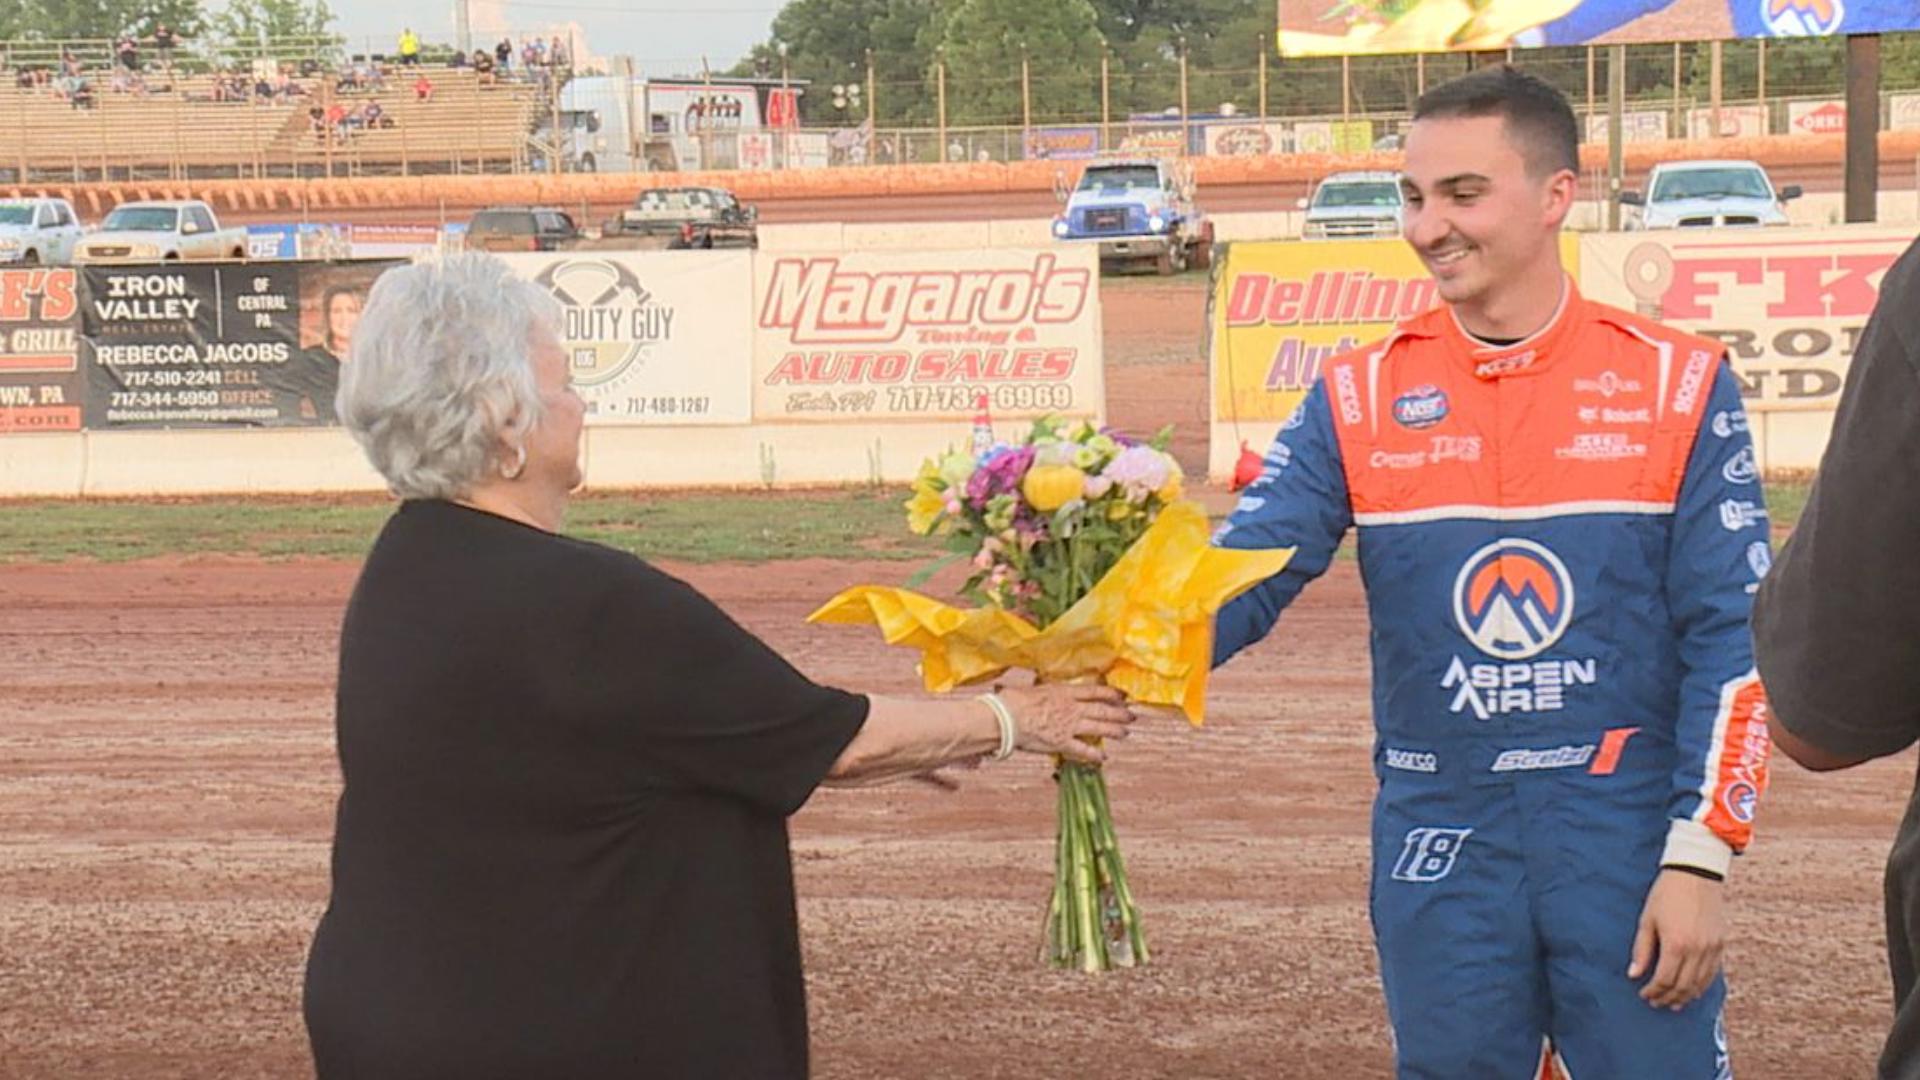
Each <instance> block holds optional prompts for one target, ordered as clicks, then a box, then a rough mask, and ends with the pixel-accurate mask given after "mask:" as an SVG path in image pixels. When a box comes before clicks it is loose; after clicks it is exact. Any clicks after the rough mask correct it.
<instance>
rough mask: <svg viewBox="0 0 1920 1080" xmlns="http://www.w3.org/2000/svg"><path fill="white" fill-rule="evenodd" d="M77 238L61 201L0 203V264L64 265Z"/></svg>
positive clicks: (76, 224)
mask: <svg viewBox="0 0 1920 1080" xmlns="http://www.w3.org/2000/svg"><path fill="white" fill-rule="evenodd" d="M80 236H81V228H80V219H79V218H77V217H75V216H74V213H73V204H72V203H69V202H68V201H67V200H65V199H0V263H18V264H20V265H22V266H34V265H37V264H39V263H66V262H70V261H71V260H72V259H73V245H74V244H75V243H77V242H78V241H79V239H80Z"/></svg>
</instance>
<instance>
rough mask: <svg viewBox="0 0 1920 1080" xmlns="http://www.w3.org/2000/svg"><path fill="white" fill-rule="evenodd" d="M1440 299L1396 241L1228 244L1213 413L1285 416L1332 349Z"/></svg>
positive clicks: (1218, 294)
mask: <svg viewBox="0 0 1920 1080" xmlns="http://www.w3.org/2000/svg"><path fill="white" fill-rule="evenodd" d="M1436 301H1437V294H1436V293H1435V291H1434V285H1433V279H1432V278H1431V277H1429V276H1428V275H1427V270H1426V267H1424V266H1422V265H1421V264H1420V260H1419V258H1417V257H1416V256H1415V255H1414V253H1413V249H1412V248H1410V247H1408V246H1407V245H1406V244H1405V243H1404V242H1403V241H1400V240H1341V241H1334V242H1318V243H1316V242H1306V243H1287V242H1272V243H1238V244H1230V245H1228V246H1227V249H1226V258H1225V259H1224V260H1222V262H1221V264H1220V267H1219V269H1218V271H1216V273H1215V274H1214V281H1213V296H1212V302H1211V304H1210V305H1209V306H1210V307H1211V308H1212V311H1211V312H1210V322H1211V326H1210V327H1209V330H1208V343H1209V352H1210V353H1211V354H1212V356H1211V357H1210V364H1209V366H1210V368H1211V369H1212V371H1213V375H1214V394H1213V402H1214V406H1213V407H1214V420H1215V421H1216V422H1219V421H1234V420H1256V421H1278V420H1285V419H1286V418H1287V417H1289V416H1291V415H1292V414H1293V410H1294V409H1295V408H1296V407H1297V406H1299V404H1300V399H1301V398H1303V397H1305V396H1306V393H1307V389H1308V388H1309V387H1311V386H1312V385H1313V380H1314V379H1315V378H1317V377H1318V376H1319V374H1320V365H1321V363H1322V362H1323V361H1325V360H1326V359H1327V358H1328V357H1331V356H1336V355H1338V354H1340V353H1342V352H1345V351H1347V350H1348V349H1352V348H1356V347H1358V346H1360V345H1361V344H1363V343H1365V342H1368V341H1372V340H1375V339H1377V338H1380V337H1383V336H1385V335H1386V332H1387V331H1388V330H1390V329H1392V328H1393V325H1394V324H1395V323H1397V322H1399V321H1400V320H1402V319H1407V318H1411V317H1413V316H1415V315H1418V314H1420V313H1421V312H1423V311H1425V310H1427V309H1428V308H1430V307H1432V306H1433V305H1434V303H1435V302H1436Z"/></svg>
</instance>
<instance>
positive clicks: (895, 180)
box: [0, 131, 1920, 220]
mask: <svg viewBox="0 0 1920 1080" xmlns="http://www.w3.org/2000/svg"><path fill="white" fill-rule="evenodd" d="M1624 149H1625V164H1626V168H1627V170H1628V171H1629V173H1632V174H1635V175H1637V174H1639V173H1641V172H1644V171H1645V170H1646V169H1648V168H1649V167H1651V166H1652V165H1653V164H1655V163H1656V162H1660V161H1673V160H1678V159H1682V158H1752V159H1754V160H1756V161H1759V162H1760V163H1761V164H1763V165H1767V166H1769V167H1774V166H1786V165H1793V166H1801V165H1816V166H1832V167H1833V168H1835V169H1837V168H1839V166H1840V165H1841V163H1843V162H1844V161H1845V160H1846V140H1845V139H1844V138H1843V137H1841V136H1837V135H1833V136H1824V135H1823V136H1814V135H1769V136H1761V137H1752V138H1737V139H1696V140H1675V141H1670V142H1650V143H1632V144H1629V145H1628V146H1626V147H1625V148H1624ZM1606 156H1607V148H1606V146H1605V145H1602V144H1589V145H1586V146H1582V147H1581V152H1580V157H1581V166H1582V168H1583V169H1585V170H1596V169H1604V168H1605V166H1606ZM1880 157H1881V159H1882V160H1883V161H1913V160H1914V159H1915V158H1916V157H1920V131H1886V132H1881V134H1880ZM1188 160H1190V161H1191V162H1192V163H1193V169H1194V178H1195V179H1196V180H1197V181H1198V182H1199V184H1200V185H1201V187H1202V188H1203V189H1204V188H1205V187H1206V186H1207V185H1209V184H1221V185H1238V184H1279V183H1288V184H1293V185H1298V184H1300V183H1304V182H1309V181H1312V180H1317V179H1319V178H1321V177H1323V176H1326V175H1327V174H1329V173H1333V172H1339V171H1342V170H1347V169H1391V168H1396V167H1398V165H1399V161H1400V156H1399V154H1398V153H1396V152H1376V153H1366V154H1348V155H1337V154H1289V155H1284V156H1266V157H1197V158H1191V159H1188ZM1062 164H1063V163H1061V162H1057V161H1018V162H1006V163H1002V162H967V163H956V164H951V165H886V166H880V165H875V166H863V167H857V168H837V169H793V170H782V171H777V172H687V173H627V174H622V173H587V174H570V175H564V176H549V175H518V176H410V177H354V178H313V179H261V180H181V181H148V180H142V181H113V182H108V183H86V184H72V183H67V184H15V185H8V186H6V187H0V194H4V195H8V196H19V195H39V194H52V195H58V196H62V197H65V198H68V199H71V200H73V203H74V205H75V206H76V207H78V208H79V209H80V210H81V212H82V213H83V214H84V215H85V216H86V217H88V218H90V219H91V218H97V217H99V216H101V215H103V214H105V213H106V212H107V211H108V210H111V209H112V208H113V207H115V206H117V205H119V204H120V203H122V202H126V201H129V200H133V199H175V198H204V199H206V200H208V201H209V202H211V203H212V204H213V205H214V206H215V207H216V209H219V210H222V211H227V212H233V213H239V214H246V215H250V216H251V215H277V216H280V217H285V218H287V219H289V220H292V219H294V218H298V217H300V216H301V215H303V214H304V215H309V216H311V215H316V214H322V215H323V214H325V213H326V212H328V211H364V210H379V211H381V212H383V213H385V214H386V215H388V216H389V217H390V218H391V219H392V220H415V219H420V220H431V219H432V217H433V215H435V214H456V215H465V214H466V213H468V212H470V211H472V210H473V209H475V208H478V207H481V206H488V205H495V204H500V203H548V204H557V205H561V206H570V207H572V206H580V205H583V204H590V205H594V206H610V205H614V204H625V203H628V202H631V201H632V199H633V197H634V195H636V194H638V193H639V191H640V190H641V189H643V188H646V187H656V186H676V185H699V186H720V187H727V188H731V189H732V190H733V191H734V192H735V193H736V194H738V195H739V196H740V197H741V198H742V199H745V200H748V201H750V202H762V201H778V200H781V199H823V198H860V199H884V198H888V197H892V196H896V195H907V194H911V195H957V194H990V193H998V192H1008V191H1023V192H1024V191H1050V190H1052V188H1053V184H1054V177H1055V174H1056V173H1058V172H1059V171H1060V170H1061V167H1062ZM1065 164H1067V165H1068V166H1069V167H1070V166H1071V164H1072V163H1065ZM1069 171H1071V169H1070V168H1069Z"/></svg>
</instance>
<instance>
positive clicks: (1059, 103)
mask: <svg viewBox="0 0 1920 1080" xmlns="http://www.w3.org/2000/svg"><path fill="white" fill-rule="evenodd" d="M941 38H942V41H941V48H942V51H943V52H944V53H945V56H946V65H947V105H948V112H949V115H950V119H951V122H953V123H956V124H1017V123H1019V122H1020V119H1021V96H1020V94H1021V87H1020V61H1021V57H1022V56H1023V55H1024V56H1025V57H1026V58H1027V60H1028V63H1029V65H1030V71H1031V81H1032V90H1033V104H1034V109H1033V112H1034V119H1035V120H1036V122H1038V121H1050V120H1061V119H1084V118H1086V117H1088V116H1090V115H1093V114H1095V113H1096V112H1097V111H1098V109H1099V107H1100V96H1099V95H1100V88H1099V71H1100V27H1099V18H1098V14H1097V13H1096V12H1095V11H1094V8H1093V5H1092V4H1091V3H1089V2H1088V0H1051V2H1049V3H1042V4H1036V3H1031V2H1030V0H960V2H959V3H958V4H956V5H955V6H954V7H953V8H952V10H951V11H949V12H947V13H945V19H944V23H943V30H942V35H941Z"/></svg>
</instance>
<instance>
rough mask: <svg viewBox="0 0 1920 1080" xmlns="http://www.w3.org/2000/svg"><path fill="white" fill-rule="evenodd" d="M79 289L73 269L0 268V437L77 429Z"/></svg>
mask: <svg viewBox="0 0 1920 1080" xmlns="http://www.w3.org/2000/svg"><path fill="white" fill-rule="evenodd" d="M79 290H80V282H79V275H78V274H77V272H76V271H74V270H71V269H66V268H51V267H50V268H46V269H34V270H27V269H21V270H0V435H6V434H11V433H14V432H28V431H78V430H80V422H81V419H82V417H81V402H82V399H83V398H84V397H85V390H86V381H85V379H84V378H82V376H81V374H80V349H79V343H78V342H77V341H76V340H75V337H74V332H75V330H76V329H77V327H78V324H79V314H80V294H79Z"/></svg>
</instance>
